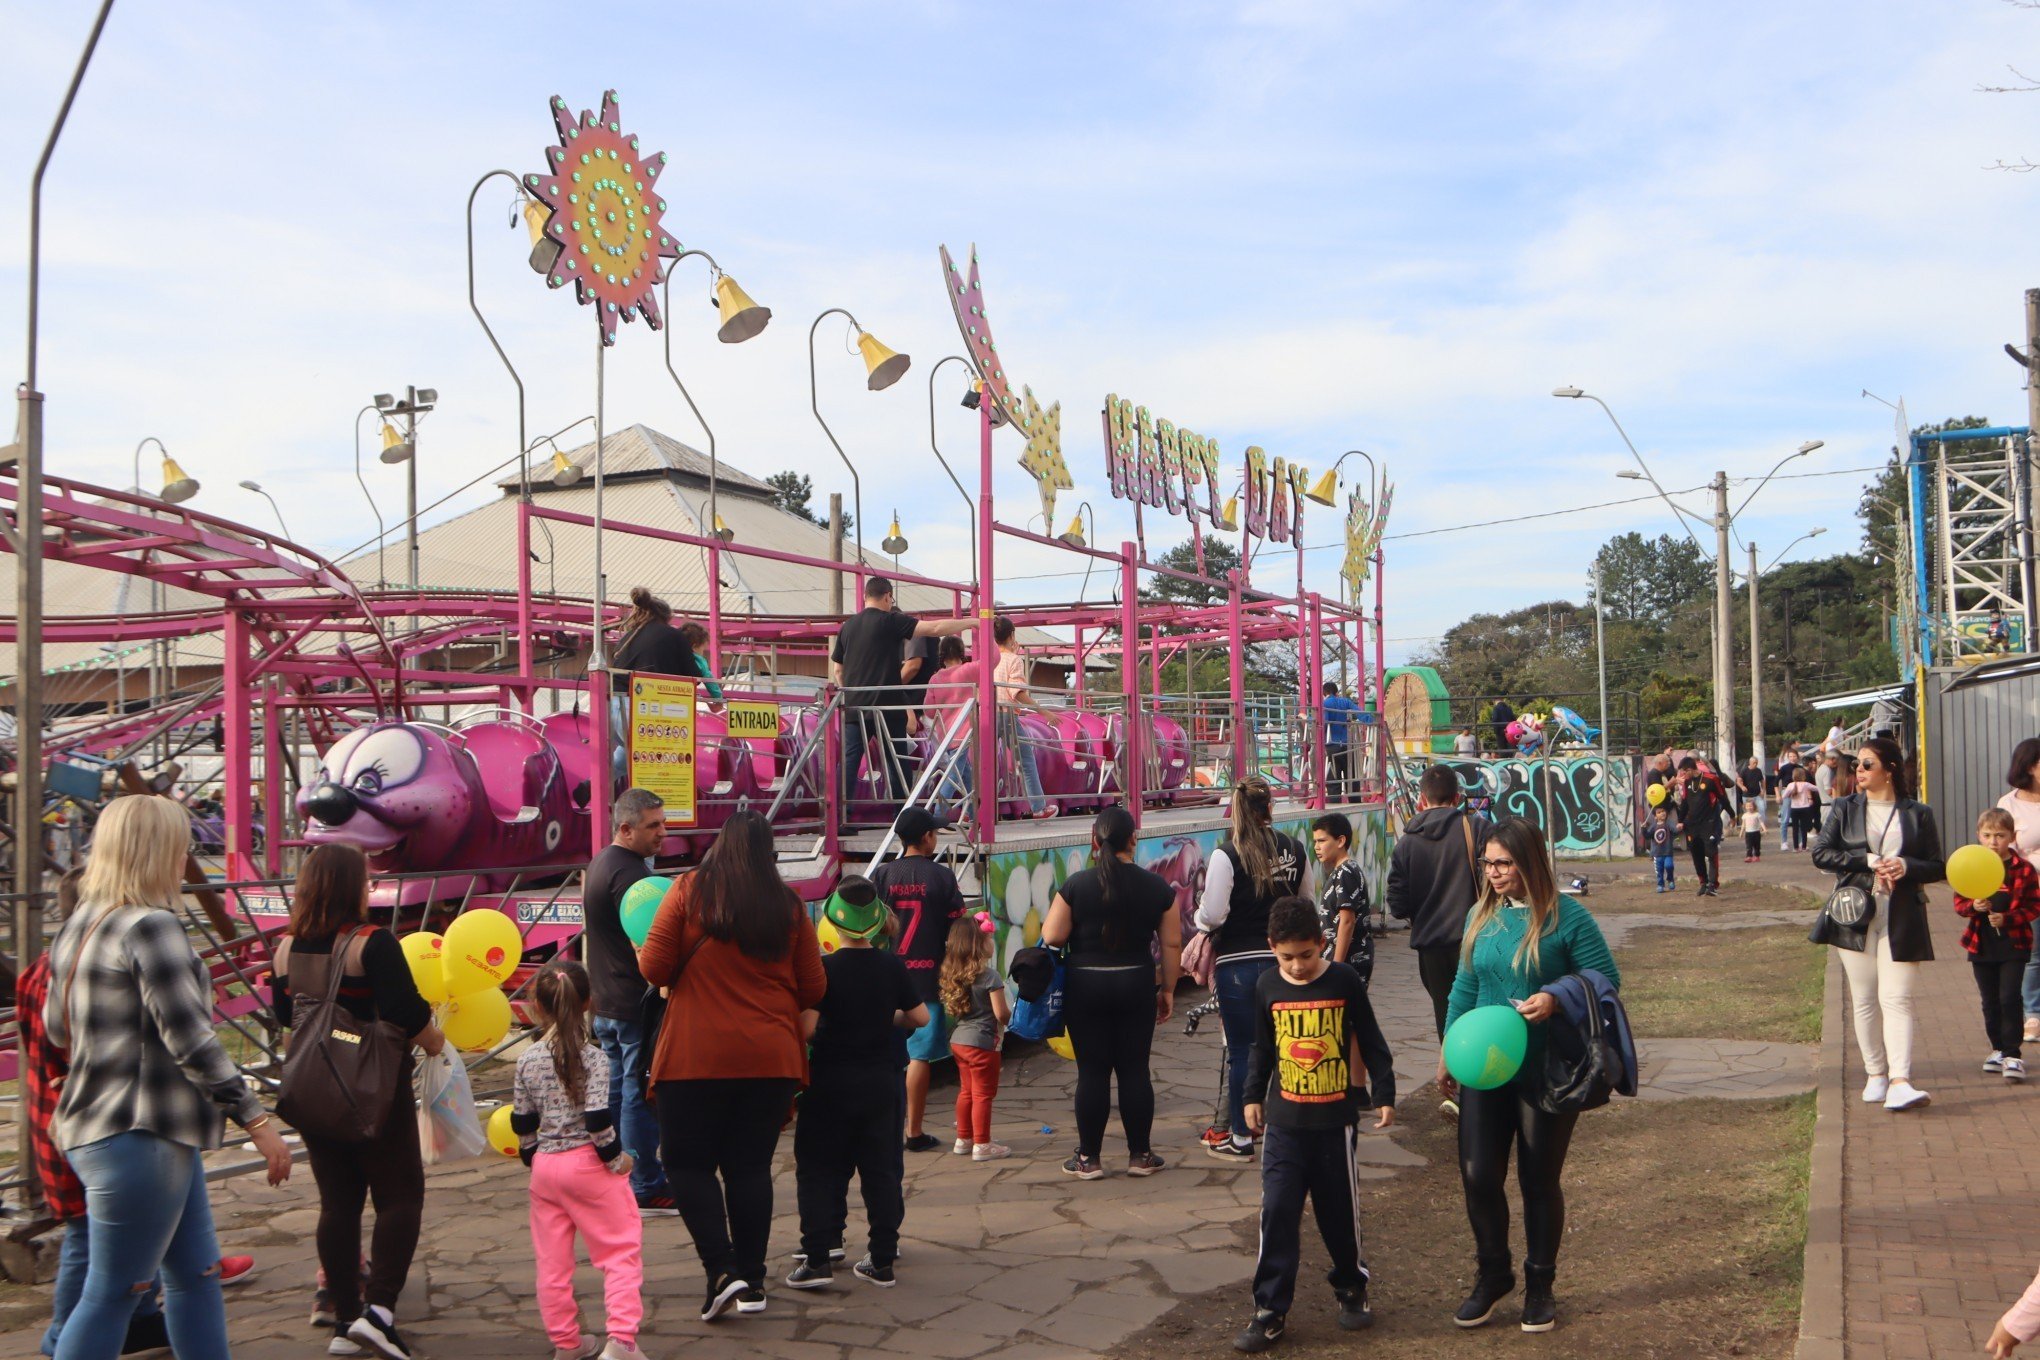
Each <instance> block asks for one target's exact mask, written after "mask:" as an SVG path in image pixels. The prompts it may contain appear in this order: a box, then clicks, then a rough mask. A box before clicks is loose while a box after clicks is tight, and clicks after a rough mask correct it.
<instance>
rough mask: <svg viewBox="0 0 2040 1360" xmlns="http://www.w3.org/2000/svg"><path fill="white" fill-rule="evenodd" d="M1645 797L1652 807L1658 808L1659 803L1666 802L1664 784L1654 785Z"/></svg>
mask: <svg viewBox="0 0 2040 1360" xmlns="http://www.w3.org/2000/svg"><path fill="white" fill-rule="evenodd" d="M1643 796H1644V798H1645V799H1647V800H1648V801H1649V803H1650V805H1651V806H1652V807H1656V806H1657V805H1658V804H1659V803H1662V802H1664V801H1665V786H1664V785H1662V784H1653V785H1651V786H1650V789H1649V791H1648V792H1646V793H1645V794H1644V795H1643Z"/></svg>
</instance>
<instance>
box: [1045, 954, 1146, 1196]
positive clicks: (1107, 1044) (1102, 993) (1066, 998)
mask: <svg viewBox="0 0 2040 1360" xmlns="http://www.w3.org/2000/svg"><path fill="white" fill-rule="evenodd" d="M1063 1022H1064V1023H1065V1024H1066V1025H1068V1026H1069V1032H1070V1045H1071V1047H1073V1048H1075V1049H1076V1051H1077V1151H1079V1152H1081V1153H1083V1154H1084V1156H1086V1157H1091V1158H1095V1157H1097V1155H1098V1150H1099V1148H1100V1147H1101V1146H1103V1145H1104V1142H1105V1124H1106V1122H1107V1121H1108V1120H1109V1119H1110V1118H1111V1115H1112V1079H1113V1078H1114V1077H1117V1078H1118V1079H1119V1123H1120V1127H1121V1128H1123V1129H1125V1130H1126V1151H1127V1154H1128V1155H1129V1156H1134V1157H1138V1156H1139V1155H1140V1154H1141V1153H1143V1152H1148V1151H1151V1150H1152V1148H1151V1147H1150V1142H1151V1140H1152V1137H1153V1134H1154V1126H1155V1083H1154V1078H1153V1077H1152V1076H1151V1075H1150V1074H1149V1072H1148V1054H1149V1052H1150V1051H1152V1050H1153V1048H1154V1043H1155V970H1154V969H1153V968H1152V967H1151V966H1149V965H1147V964H1141V965H1139V966H1137V967H1132V968H1086V967H1084V966H1082V965H1080V964H1079V965H1073V966H1072V967H1071V968H1070V970H1069V980H1068V981H1067V982H1066V983H1064V985H1063Z"/></svg>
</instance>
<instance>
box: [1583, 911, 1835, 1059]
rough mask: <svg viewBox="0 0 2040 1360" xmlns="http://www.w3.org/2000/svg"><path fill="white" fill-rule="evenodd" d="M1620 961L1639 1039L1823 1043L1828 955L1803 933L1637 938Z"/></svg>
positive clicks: (1775, 929) (1772, 929)
mask: <svg viewBox="0 0 2040 1360" xmlns="http://www.w3.org/2000/svg"><path fill="white" fill-rule="evenodd" d="M1615 961H1616V963H1617V964H1618V965H1620V967H1621V969H1622V1004H1623V1005H1624V1006H1625V1007H1626V1008H1627V1009H1628V1011H1629V1022H1630V1024H1631V1025H1632V1026H1633V1027H1634V1028H1635V1030H1636V1032H1637V1033H1638V1034H1643V1035H1657V1036H1659V1037H1662V1038H1680V1039H1764V1040H1771V1041H1776V1042H1786V1043H1816V1042H1818V1041H1819V1039H1820V1002H1821V977H1822V974H1823V973H1824V972H1825V971H1826V968H1827V951H1826V950H1824V949H1817V948H1815V947H1814V946H1813V945H1810V944H1808V943H1807V942H1806V932H1805V930H1803V929H1801V928H1800V927H1798V926H1768V927H1763V928H1760V929H1755V930H1689V929H1682V928H1678V927H1672V926H1652V927H1646V928H1645V929H1642V930H1638V931H1634V932H1632V933H1631V934H1630V936H1629V938H1628V940H1627V941H1626V942H1625V944H1624V946H1623V948H1622V949H1620V950H1618V951H1617V952H1616V956H1615Z"/></svg>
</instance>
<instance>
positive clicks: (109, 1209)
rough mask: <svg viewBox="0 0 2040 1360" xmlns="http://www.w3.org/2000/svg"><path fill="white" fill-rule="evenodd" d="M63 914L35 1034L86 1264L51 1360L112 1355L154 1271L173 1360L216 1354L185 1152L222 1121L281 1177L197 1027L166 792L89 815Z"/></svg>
mask: <svg viewBox="0 0 2040 1360" xmlns="http://www.w3.org/2000/svg"><path fill="white" fill-rule="evenodd" d="M93 840H94V844H93V854H92V860H91V863H90V864H88V865H87V866H86V869H85V876H84V878H83V880H82V881H81V883H80V885H79V904H78V911H77V913H76V914H75V915H73V916H72V917H71V919H70V920H69V921H67V922H65V924H64V928H63V929H62V930H61V931H59V932H58V934H57V938H56V939H55V941H53V942H52V943H51V945H50V979H51V981H50V992H49V999H48V1001H47V1002H46V1003H45V1005H44V1009H43V1023H44V1025H45V1027H46V1030H47V1033H48V1037H49V1042H50V1043H51V1044H52V1045H53V1046H55V1047H57V1048H60V1049H63V1050H65V1051H67V1052H68V1053H69V1055H70V1063H71V1070H70V1073H69V1074H68V1076H67V1077H66V1078H65V1081H64V1089H63V1093H62V1094H61V1095H60V1096H59V1097H58V1099H57V1108H56V1116H55V1119H54V1121H53V1125H52V1128H53V1131H54V1133H55V1136H56V1144H57V1147H58V1148H59V1149H60V1150H61V1151H62V1152H63V1154H64V1155H65V1157H66V1158H68V1159H69V1161H70V1163H71V1166H72V1168H73V1169H74V1170H75V1171H76V1172H77V1173H78V1178H79V1179H80V1180H81V1181H83V1182H84V1184H85V1204H86V1212H87V1216H88V1220H89V1223H90V1228H89V1232H90V1241H91V1258H92V1263H91V1266H90V1268H89V1270H88V1271H87V1273H86V1277H85V1288H84V1291H83V1293H82V1294H81V1296H80V1297H79V1300H78V1305H77V1307H76V1309H75V1310H73V1312H72V1313H71V1316H70V1318H69V1319H68V1321H66V1323H65V1325H64V1331H63V1335H62V1337H61V1338H60V1339H59V1341H58V1343H57V1356H58V1360H113V1357H116V1356H118V1355H119V1354H120V1349H121V1344H122V1342H123V1340H124V1339H125V1338H126V1334H127V1324H128V1318H129V1317H130V1316H132V1315H133V1313H134V1306H135V1293H136V1291H137V1290H138V1289H144V1288H146V1287H147V1286H148V1283H149V1281H150V1280H151V1279H152V1278H153V1277H154V1276H155V1275H156V1273H157V1271H158V1270H159V1269H160V1270H161V1272H162V1275H163V1282H164V1304H165V1307H164V1311H165V1314H166V1315H167V1317H168V1319H169V1331H170V1343H171V1345H172V1347H173V1348H175V1350H176V1352H177V1354H178V1356H179V1360H229V1351H228V1348H227V1315H226V1309H225V1307H224V1306H223V1305H222V1303H221V1301H220V1282H219V1259H220V1252H219V1242H218V1239H217V1238H215V1237H214V1235H213V1224H212V1206H211V1205H210V1204H209V1203H208V1202H207V1200H206V1192H205V1167H204V1165H203V1163H202V1162H201V1161H200V1156H201V1154H202V1153H203V1152H205V1151H206V1150H208V1149H211V1148H216V1147H218V1146H220V1143H221V1140H222V1136H223V1134H224V1131H225V1122H226V1118H227V1117H228V1116H232V1118H233V1119H234V1120H235V1122H236V1123H238V1124H240V1125H241V1126H242V1127H243V1128H244V1129H246V1130H247V1131H248V1135H249V1137H250V1139H251V1140H252V1141H253V1142H254V1144H255V1147H256V1150H257V1151H259V1152H260V1153H261V1154H262V1155H263V1157H264V1159H265V1160H266V1161H267V1162H268V1164H269V1182H270V1184H272V1185H280V1184H282V1183H283V1181H284V1180H286V1179H287V1178H288V1177H289V1176H290V1151H289V1149H288V1148H286V1147H285V1146H284V1144H283V1140H282V1138H280V1137H278V1135H277V1130H276V1122H275V1120H273V1119H272V1118H271V1117H270V1116H269V1115H268V1114H266V1113H264V1111H263V1109H262V1103H261V1101H259V1100H257V1099H256V1098H255V1094H254V1092H252V1091H250V1090H249V1089H248V1087H247V1086H246V1085H245V1084H244V1083H243V1082H242V1080H241V1074H240V1072H239V1071H238V1070H237V1069H236V1068H235V1066H234V1064H233V1061H232V1060H231V1059H229V1058H228V1057H227V1054H226V1051H225V1050H224V1049H222V1048H221V1047H220V1043H219V1040H218V1039H217V1038H216V1037H215V1036H214V1034H213V1029H212V987H211V984H210V982H209V981H208V979H207V977H206V971H205V965H204V964H203V963H201V962H200V961H199V958H198V956H197V955H196V954H195V953H193V952H192V948H191V943H190V941H189V940H187V939H186V938H185V934H184V926H183V924H182V922H181V921H180V919H179V917H178V915H177V911H176V908H177V903H178V898H179V896H180V894H181V893H182V890H183V881H184V855H185V851H186V849H187V848H188V847H189V845H190V843H191V822H190V818H189V817H188V816H187V815H186V813H185V811H184V809H183V808H181V807H179V806H178V805H177V804H175V803H173V802H171V801H169V800H168V799H165V798H152V797H130V798H120V799H116V800H115V801H114V802H113V803H112V804H111V805H110V806H108V808H107V809H106V811H105V813H104V814H102V815H101V817H100V819H99V825H98V828H97V831H96V834H95V835H94V838H93Z"/></svg>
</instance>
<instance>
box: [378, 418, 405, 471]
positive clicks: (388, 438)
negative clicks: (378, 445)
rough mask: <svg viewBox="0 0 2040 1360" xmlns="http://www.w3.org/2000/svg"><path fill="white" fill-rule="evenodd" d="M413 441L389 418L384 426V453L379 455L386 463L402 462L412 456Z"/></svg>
mask: <svg viewBox="0 0 2040 1360" xmlns="http://www.w3.org/2000/svg"><path fill="white" fill-rule="evenodd" d="M411 453H412V449H411V442H410V441H409V440H408V439H405V438H404V436H403V432H402V431H400V430H398V429H397V427H396V426H394V425H392V424H390V423H389V422H388V421H387V420H385V421H384V422H383V427H382V453H381V454H380V455H378V456H379V457H381V459H382V460H383V461H384V462H385V463H402V462H405V461H407V460H409V458H410V457H411Z"/></svg>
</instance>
